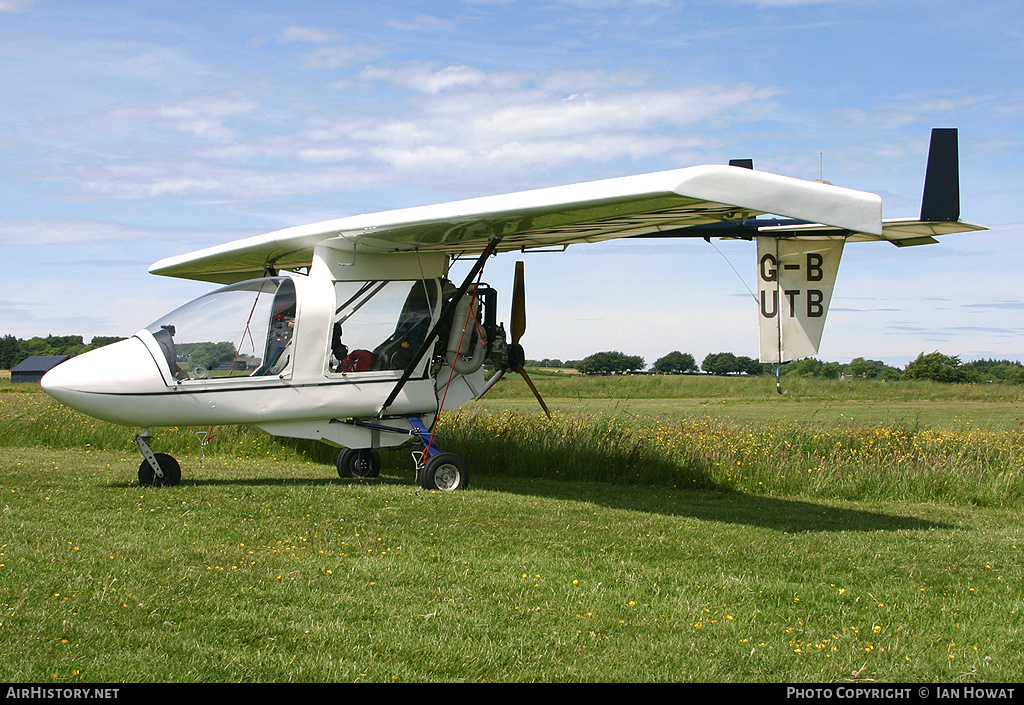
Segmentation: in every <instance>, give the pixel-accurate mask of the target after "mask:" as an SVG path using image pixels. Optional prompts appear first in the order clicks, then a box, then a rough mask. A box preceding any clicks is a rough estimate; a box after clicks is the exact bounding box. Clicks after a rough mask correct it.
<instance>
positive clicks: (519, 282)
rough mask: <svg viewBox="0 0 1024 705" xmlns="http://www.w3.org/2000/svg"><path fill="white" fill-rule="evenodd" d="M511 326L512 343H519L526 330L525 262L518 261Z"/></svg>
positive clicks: (513, 287) (513, 289)
mask: <svg viewBox="0 0 1024 705" xmlns="http://www.w3.org/2000/svg"><path fill="white" fill-rule="evenodd" d="M509 327H510V328H511V329H512V330H511V333H512V344H513V345H515V344H518V343H519V339H520V338H522V337H523V333H525V332H526V277H525V275H524V274H523V263H522V262H516V276H515V279H514V280H513V284H512V315H511V321H510V323H509Z"/></svg>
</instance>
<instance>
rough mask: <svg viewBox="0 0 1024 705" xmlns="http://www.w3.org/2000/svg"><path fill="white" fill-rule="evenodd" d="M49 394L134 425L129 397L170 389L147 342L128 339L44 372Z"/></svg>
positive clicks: (97, 414)
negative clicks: (128, 401) (127, 400)
mask: <svg viewBox="0 0 1024 705" xmlns="http://www.w3.org/2000/svg"><path fill="white" fill-rule="evenodd" d="M41 384H42V387H43V389H44V390H45V391H46V393H47V394H49V395H50V396H52V397H53V398H54V399H56V400H57V401H59V402H61V403H62V404H67V405H68V406H70V407H71V408H72V409H77V410H78V411H81V412H84V413H86V414H89V415H90V416H94V417H96V418H98V419H103V420H105V421H113V422H114V423H122V424H126V425H133V424H134V423H135V420H134V418H133V416H134V414H133V413H131V411H130V407H131V406H132V404H130V403H128V404H126V403H125V401H126V398H128V397H131V398H137V397H139V396H140V395H146V394H151V393H159V392H165V391H167V385H166V384H165V383H164V379H163V377H162V376H161V375H160V370H159V368H158V367H157V365H156V362H155V360H154V359H153V356H152V355H151V354H150V352H149V349H148V348H147V347H146V345H145V344H144V343H143V342H142V341H141V340H139V339H138V338H128V339H127V340H121V341H119V342H116V343H112V344H110V345H107V346H104V347H102V348H98V349H96V350H91V351H89V352H87V353H84V354H82V355H78V356H77V357H73V358H71V359H70V360H67V361H65V362H63V363H61V364H60V365H57V366H56V367H54V368H53V369H52V370H50V371H49V372H47V373H46V374H45V375H43V379H42V382H41Z"/></svg>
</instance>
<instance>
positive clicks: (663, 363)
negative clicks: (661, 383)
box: [652, 350, 699, 375]
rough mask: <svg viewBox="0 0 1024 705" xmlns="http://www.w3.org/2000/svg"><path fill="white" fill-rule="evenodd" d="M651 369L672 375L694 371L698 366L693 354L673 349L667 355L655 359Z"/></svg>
mask: <svg viewBox="0 0 1024 705" xmlns="http://www.w3.org/2000/svg"><path fill="white" fill-rule="evenodd" d="M652 369H653V370H654V371H655V372H660V373H662V374H668V375H674V374H680V373H683V372H696V371H697V370H698V369H699V368H698V367H697V361H696V360H694V359H693V355H691V354H690V353H684V352H679V351H678V350H673V351H672V352H670V353H669V354H668V355H665V356H664V357H661V358H658V359H657V360H655V362H654V366H653V368H652Z"/></svg>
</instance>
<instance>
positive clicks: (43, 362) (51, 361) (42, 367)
mask: <svg viewBox="0 0 1024 705" xmlns="http://www.w3.org/2000/svg"><path fill="white" fill-rule="evenodd" d="M69 357H70V355H33V356H32V357H27V358H25V360H24V361H22V362H19V363H18V364H17V365H15V366H14V367H12V368H11V382H36V383H38V382H39V380H41V379H42V378H43V375H45V374H46V373H47V372H49V371H50V370H52V369H53V368H54V367H56V366H57V365H59V364H60V363H62V362H64V361H65V360H67V359H68V358H69Z"/></svg>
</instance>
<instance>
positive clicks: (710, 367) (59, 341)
mask: <svg viewBox="0 0 1024 705" xmlns="http://www.w3.org/2000/svg"><path fill="white" fill-rule="evenodd" d="M118 340H124V338H119V337H116V336H102V335H97V336H94V337H93V338H92V340H91V341H89V342H88V343H86V342H85V341H84V340H83V337H82V336H80V335H48V336H46V337H45V338H43V337H38V336H37V337H34V338H28V339H26V340H23V339H20V338H17V337H15V336H13V335H5V336H3V337H0V369H3V370H9V369H11V368H12V367H14V366H15V365H17V364H18V363H20V362H22V361H23V360H25V359H26V358H28V357H31V356H33V355H68V356H71V357H73V356H75V355H80V354H81V353H84V352H86V351H88V350H92V349H94V348H98V347H102V346H104V345H109V344H110V343H114V342H117V341H118ZM218 352H222V353H223V354H227V353H226V352H223V351H218ZM232 354H233V353H232ZM222 356H223V355H222ZM527 364H528V366H530V367H547V368H556V369H573V370H578V371H579V372H582V373H583V374H594V375H607V374H630V373H638V372H645V371H647V364H646V363H645V361H644V359H643V358H642V357H640V356H639V355H626V354H625V353H622V352H620V351H617V350H607V351H603V352H597V353H594V354H593V355H588V356H587V357H585V358H583V359H582V360H568V361H564V362H563V361H562V360H558V359H553V358H544V359H543V360H528V361H527ZM775 367H776V366H775V365H768V364H763V363H761V362H758V361H757V360H755V359H753V358H749V357H744V356H742V355H734V354H733V353H730V352H720V353H710V354H708V355H706V356H705V357H704V360H703V361H702V362H701V364H700V365H698V364H697V360H696V359H695V358H694V356H693V355H691V354H690V353H685V352H681V351H679V350H673V351H672V352H670V353H668V354H667V355H664V356H662V357H660V358H658V359H657V360H655V361H654V364H653V365H651V369H650V372H653V373H656V374H694V373H698V372H703V373H705V374H712V375H748V376H754V375H764V374H775ZM779 373H780V374H782V375H787V376H788V375H792V376H795V377H817V378H821V379H840V378H841V377H854V378H861V379H880V380H885V381H895V380H901V379H910V380H913V379H923V380H932V381H935V382H951V383H958V384H967V383H973V382H1005V383H1008V384H1024V364H1022V363H1020V362H1018V361H1016V360H990V359H985V360H974V361H971V362H962V361H961V360H960V358H959V356H957V355H945V354H943V353H940V352H932V353H927V354H926V353H921V354H920V355H918V357H917V359H915V360H913V361H912V362H910V363H909V364H908V365H907V366H906V367H905V368H904V369H900V368H898V367H893V366H892V365H887V364H885V363H884V362H881V361H879V360H869V359H866V358H863V357H857V358H854V359H853V360H851V361H850V362H848V363H840V362H822V361H821V360H818V359H816V358H806V359H804V360H799V361H796V362H790V363H787V364H785V365H782V366H781V367H780V368H779Z"/></svg>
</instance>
